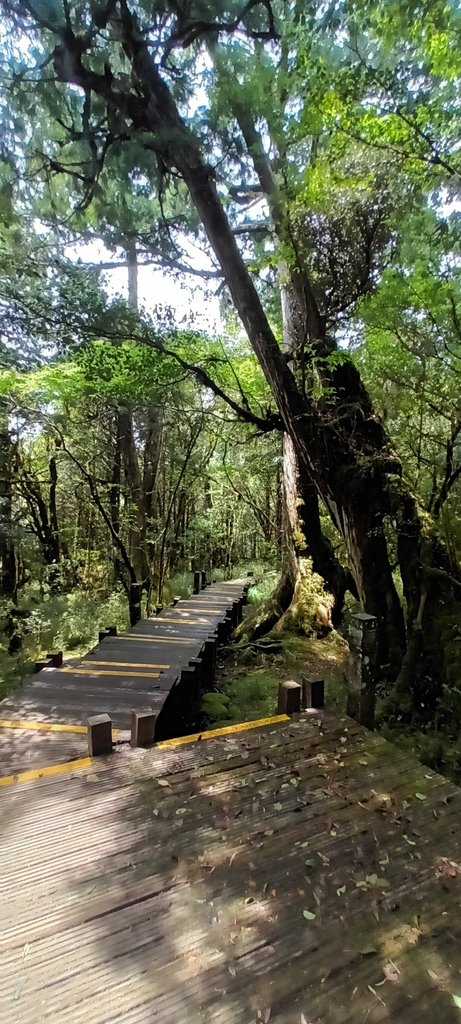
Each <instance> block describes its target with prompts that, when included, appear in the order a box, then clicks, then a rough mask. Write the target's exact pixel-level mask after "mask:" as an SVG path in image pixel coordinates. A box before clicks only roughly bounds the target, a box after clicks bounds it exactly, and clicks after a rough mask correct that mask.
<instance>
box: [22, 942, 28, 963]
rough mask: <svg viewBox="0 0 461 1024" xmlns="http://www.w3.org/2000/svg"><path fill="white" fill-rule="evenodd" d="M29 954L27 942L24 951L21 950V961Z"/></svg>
mask: <svg viewBox="0 0 461 1024" xmlns="http://www.w3.org/2000/svg"><path fill="white" fill-rule="evenodd" d="M29 952H30V946H29V943H28V942H26V944H25V946H24V949H23V951H22V959H23V960H25V959H26V956H29Z"/></svg>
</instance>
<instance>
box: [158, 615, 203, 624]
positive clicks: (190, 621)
mask: <svg viewBox="0 0 461 1024" xmlns="http://www.w3.org/2000/svg"><path fill="white" fill-rule="evenodd" d="M184 614H187V613H186V612H184ZM204 618H205V616H204ZM202 621H203V620H202V619H167V618H162V617H161V616H160V615H156V616H155V622H173V623H174V624H175V625H179V626H186V625H187V626H201V625H202Z"/></svg>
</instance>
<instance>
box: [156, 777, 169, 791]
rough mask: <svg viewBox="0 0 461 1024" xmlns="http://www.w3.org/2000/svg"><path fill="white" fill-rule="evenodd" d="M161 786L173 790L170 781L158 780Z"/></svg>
mask: <svg viewBox="0 0 461 1024" xmlns="http://www.w3.org/2000/svg"><path fill="white" fill-rule="evenodd" d="M157 782H158V784H159V786H168V787H169V788H170V789H171V786H170V783H169V782H168V779H157Z"/></svg>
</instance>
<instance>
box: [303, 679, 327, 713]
mask: <svg viewBox="0 0 461 1024" xmlns="http://www.w3.org/2000/svg"><path fill="white" fill-rule="evenodd" d="M324 705H325V682H324V680H323V679H313V680H311V679H303V690H302V706H303V708H323V707H324Z"/></svg>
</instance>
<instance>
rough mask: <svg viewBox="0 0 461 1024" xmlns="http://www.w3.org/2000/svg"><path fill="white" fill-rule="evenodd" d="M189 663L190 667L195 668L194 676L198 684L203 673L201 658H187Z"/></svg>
mask: <svg viewBox="0 0 461 1024" xmlns="http://www.w3.org/2000/svg"><path fill="white" fill-rule="evenodd" d="M189 665H190V666H191V668H193V669H195V678H196V681H197V683H198V685H199V686H200V684H201V682H202V674H203V659H202V658H189Z"/></svg>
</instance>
